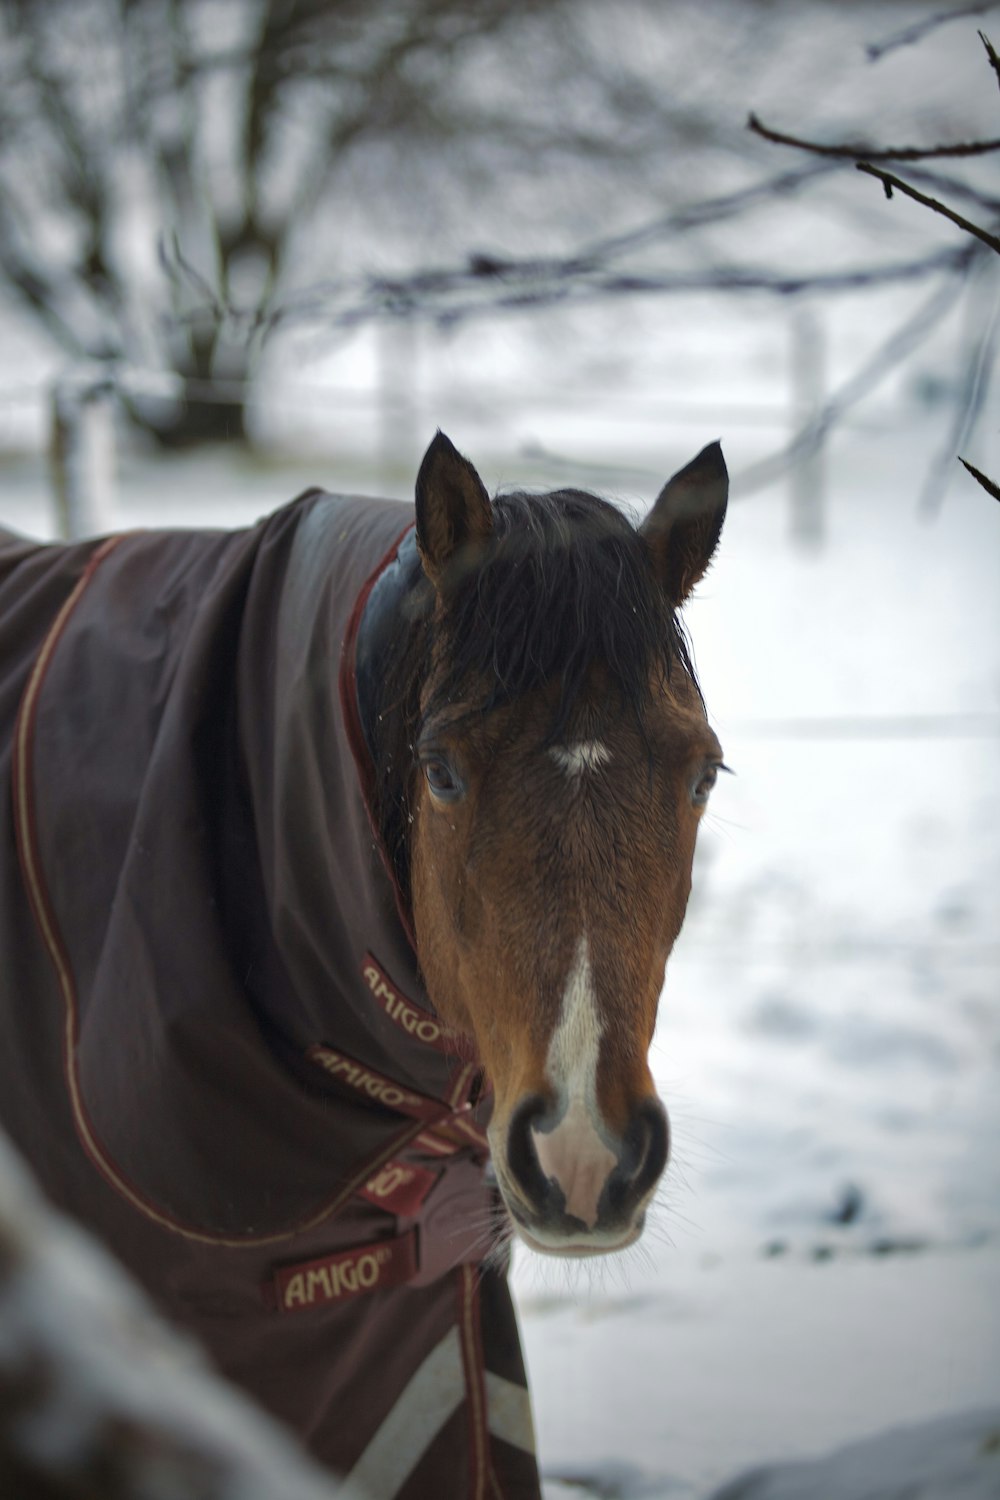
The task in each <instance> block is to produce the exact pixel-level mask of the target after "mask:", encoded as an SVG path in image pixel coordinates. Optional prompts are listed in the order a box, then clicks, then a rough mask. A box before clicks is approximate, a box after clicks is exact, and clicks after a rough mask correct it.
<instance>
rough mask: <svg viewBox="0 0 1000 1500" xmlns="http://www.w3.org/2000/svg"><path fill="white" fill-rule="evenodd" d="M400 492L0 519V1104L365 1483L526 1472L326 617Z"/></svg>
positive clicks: (345, 624) (287, 1411)
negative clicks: (264, 514) (211, 515)
mask: <svg viewBox="0 0 1000 1500" xmlns="http://www.w3.org/2000/svg"><path fill="white" fill-rule="evenodd" d="M412 521H413V515H412V510H411V509H408V508H407V507H405V506H402V505H399V504H396V503H394V502H390V501H371V500H360V499H356V498H351V497H342V496H331V495H326V494H323V493H320V492H317V491H311V492H308V493H307V494H305V495H303V496H301V497H300V498H299V499H298V500H296V501H294V502H292V503H291V504H290V505H288V506H287V507H285V508H284V509H283V510H280V511H278V512H277V513H275V514H274V515H273V516H271V517H269V518H268V519H266V520H264V521H262V522H261V523H260V524H259V525H257V526H256V527H254V528H252V529H248V530H245V531H239V532H213V531H199V532H194V531H192V532H180V531H176V532H170V531H164V532H145V533H136V534H128V535H124V536H120V537H113V538H110V539H108V540H106V541H102V542H86V543H83V544H79V545H71V546H42V545H38V544H35V543H29V542H26V541H24V540H22V539H20V538H16V537H13V536H10V535H6V534H5V535H3V537H2V539H0V726H4V732H3V743H2V745H0V774H2V775H3V778H4V781H5V783H6V785H7V786H8V787H9V793H8V796H7V797H6V798H5V799H4V801H3V806H2V809H0V819H2V825H0V839H2V841H3V847H4V853H5V857H4V858H3V859H0V953H2V960H3V961H2V965H0V1006H2V1026H3V1036H4V1046H3V1048H2V1061H0V1070H2V1072H0V1122H2V1124H3V1125H4V1127H5V1128H6V1129H7V1130H8V1131H9V1133H10V1134H11V1136H12V1137H13V1138H14V1140H15V1141H16V1143H17V1144H18V1145H19V1146H20V1148H21V1150H22V1151H23V1152H24V1153H25V1155H26V1156H27V1157H28V1159H29V1160H30V1161H31V1163H32V1164H33V1166H34V1168H35V1170H36V1172H37V1174H38V1177H39V1178H40V1180H41V1182H42V1185H43V1187H44V1188H45V1189H46V1191H47V1192H48V1193H49V1195H50V1196H51V1197H52V1198H53V1199H54V1200H55V1201H56V1202H57V1203H58V1204H59V1205H60V1206H62V1207H63V1208H64V1209H66V1210H68V1211H69V1212H70V1213H72V1214H74V1215H76V1216H77V1217H78V1218H79V1219H81V1220H83V1221H85V1222H86V1223H87V1224H88V1225H89V1226H90V1227H91V1228H92V1229H94V1230H95V1231H96V1232H97V1233H98V1234H99V1235H100V1236H101V1237H102V1238H103V1239H104V1240H105V1241H106V1242H107V1243H108V1244H109V1245H110V1246H111V1248H112V1249H113V1250H114V1252H115V1253H116V1254H117V1255H118V1257H119V1258H120V1259H121V1260H122V1261H124V1263H125V1264H126V1265H127V1266H128V1268H129V1269H130V1270H131V1271H132V1272H133V1274H134V1275H135V1276H136V1277H137V1278H138V1279H139V1280H140V1281H141V1282H142V1283H143V1284H144V1285H145V1286H146V1287H147V1288H148V1290H149V1291H150V1292H151V1294H152V1295H153V1297H154V1299H155V1300H156V1301H157V1302H158V1304H159V1305H160V1306H161V1307H162V1308H163V1309H164V1311H165V1312H166V1313H167V1314H168V1316H169V1317H171V1318H172V1320H173V1321H174V1322H176V1323H178V1324H180V1325H182V1326H184V1327H186V1328H188V1329H190V1330H191V1331H193V1332H194V1333H195V1334H196V1335H197V1336H198V1337H199V1338H200V1339H201V1340H202V1341H203V1342H204V1344H205V1345H206V1346H207V1347H208V1349H209V1350H210V1352H211V1353H212V1355H213V1356H214V1358H215V1360H216V1362H217V1364H218V1365H219V1367H220V1368H221V1370H222V1371H223V1372H224V1373H226V1374H227V1375H228V1376H230V1377H231V1378H232V1379H233V1380H234V1381H236V1382H237V1383H238V1384H239V1385H241V1386H242V1387H244V1388H245V1389H246V1390H248V1391H250V1392H251V1393H252V1394H253V1395H254V1396H256V1397H257V1398H258V1400H260V1401H261V1402H262V1403H263V1405H264V1406H265V1407H267V1408H268V1409H269V1410H271V1411H272V1412H274V1413H276V1414H277V1415H278V1416H279V1417H281V1418H283V1419H284V1420H285V1421H287V1422H288V1423H289V1424H290V1425H291V1426H292V1427H293V1428H294V1429H295V1430H296V1431H297V1432H298V1433H299V1434H300V1435H301V1436H302V1438H303V1439H304V1441H305V1442H306V1443H307V1445H308V1446H309V1447H310V1448H311V1449H312V1451H313V1452H314V1453H315V1454H316V1455H317V1456H318V1457H319V1458H320V1459H321V1460H322V1461H323V1462H325V1463H326V1464H328V1465H329V1466H330V1467H331V1468H332V1469H334V1470H335V1471H336V1472H337V1473H339V1474H341V1475H345V1476H349V1477H350V1480H351V1483H352V1485H353V1489H352V1491H351V1492H352V1493H357V1494H358V1495H362V1496H370V1497H372V1500H426V1497H430V1496H433V1497H435V1500H449V1497H455V1500H459V1497H460V1500H466V1497H469V1500H485V1497H487V1496H489V1497H490V1500H496V1497H502V1500H522V1497H524V1500H533V1497H537V1495H538V1493H539V1490H538V1480H537V1474H536V1469H535V1462H534V1457H533V1439H532V1431H531V1417H530V1408H529V1404H528V1396H527V1391H526V1385H525V1376H524V1369H523V1363H522V1359H521V1354H520V1348H519V1342H518V1335H517V1328H516V1323H515V1318H514V1311H513V1307H512V1304H511V1300H510V1295H509V1291H508V1289H507V1284H506V1276H505V1273H504V1271H503V1269H502V1267H501V1268H499V1269H498V1268H496V1267H495V1266H492V1265H490V1266H484V1265H482V1264H481V1261H482V1256H483V1254H484V1251H485V1249H486V1245H485V1239H484V1233H483V1231H484V1227H485V1225H486V1224H487V1223H488V1221H489V1216H490V1215H491V1213H492V1212H493V1211H494V1209H495V1200H494V1196H493V1190H492V1188H491V1186H490V1183H489V1177H488V1171H487V1165H488V1163H487V1156H488V1153H487V1145H486V1138H485V1134H484V1124H485V1121H486V1118H487V1111H488V1107H489V1105H488V1101H487V1100H483V1099H479V1098H478V1095H477V1091H478V1088H479V1082H480V1080H479V1073H478V1069H477V1067H476V1064H475V1060H474V1059H473V1058H471V1057H470V1055H469V1053H468V1050H466V1051H465V1052H464V1053H463V1051H462V1048H461V1045H460V1043H459V1042H458V1041H457V1040H456V1039H455V1038H453V1037H450V1036H449V1035H448V1034H447V1032H446V1031H445V1030H444V1028H443V1027H442V1026H441V1024H440V1023H439V1022H438V1020H437V1018H436V1017H435V1015H434V1012H433V1009H432V1008H431V1006H430V1003H429V1001H428V999H427V997H426V995H425V993H424V992H423V989H422V986H421V982H420V976H419V972H418V967H417V961H416V956H415V954H414V951H413V947H412V943H411V940H410V936H409V932H408V926H407V920H406V913H405V911H403V910H402V909H401V908H400V905H399V902H398V899H397V892H396V890H395V886H394V883H393V880H392V878H391V874H390V872H389V866H388V864H387V862H386V860H385V859H384V857H383V852H382V851H381V849H380V848H379V845H378V839H377V836H376V834H375V833H374V831H373V825H372V822H371V819H370V816H369V808H368V801H367V796H366V788H368V787H369V786H370V777H371V774H372V770H371V762H370V758H369V755H368V749H367V745H366V742H365V734H364V729H363V725H362V723H361V718H360V714H359V710H358V703H357V692H356V659H355V653H356V649H357V639H358V632H359V622H362V621H363V613H364V608H365V603H366V600H367V597H368V594H369V591H370V589H371V587H372V585H373V582H374V580H375V579H376V578H377V577H379V576H380V574H381V572H382V570H383V569H384V568H387V567H388V566H390V565H391V563H392V561H393V559H394V556H395V552H396V548H397V547H398V545H399V543H400V541H401V539H402V536H403V535H404V534H405V533H406V532H407V531H408V530H409V528H410V527H411V526H412Z"/></svg>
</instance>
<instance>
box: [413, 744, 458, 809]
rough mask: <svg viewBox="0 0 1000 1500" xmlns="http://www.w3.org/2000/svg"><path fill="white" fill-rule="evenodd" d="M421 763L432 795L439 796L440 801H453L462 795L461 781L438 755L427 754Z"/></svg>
mask: <svg viewBox="0 0 1000 1500" xmlns="http://www.w3.org/2000/svg"><path fill="white" fill-rule="evenodd" d="M422 765H423V772H424V776H425V778H426V780H427V785H428V786H429V787H430V790H431V795H432V796H434V797H438V798H440V800H441V801H442V802H454V801H455V799H456V798H457V797H460V796H461V795H462V790H463V789H462V783H461V781H460V780H459V779H458V777H457V776H456V774H455V772H454V771H453V770H452V768H451V766H450V765H449V764H448V762H447V761H446V760H444V759H443V758H442V757H441V756H440V755H432V756H428V757H427V759H426V760H425V761H423V762H422Z"/></svg>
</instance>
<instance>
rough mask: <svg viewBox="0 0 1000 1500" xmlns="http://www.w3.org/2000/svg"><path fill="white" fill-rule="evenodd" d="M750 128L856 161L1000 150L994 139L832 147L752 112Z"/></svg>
mask: <svg viewBox="0 0 1000 1500" xmlns="http://www.w3.org/2000/svg"><path fill="white" fill-rule="evenodd" d="M747 127H748V129H750V130H752V131H753V132H754V134H755V135H759V136H763V138H764V140H765V141H773V142H774V144H775V145H777V146H794V147H795V148H796V150H798V151H809V152H811V154H812V155H813V156H836V157H844V158H846V159H847V160H849V161H856V160H857V159H858V158H859V157H861V158H862V159H863V160H864V161H931V160H933V159H934V158H935V157H944V156H954V157H957V156H985V155H986V154H987V153H988V152H990V151H1000V139H997V140H992V141H959V142H956V143H955V144H954V145H951V146H879V147H875V146H869V145H867V144H866V143H865V142H864V141H854V142H851V141H847V142H845V143H844V144H843V145H840V146H828V145H825V144H824V143H823V142H822V141H809V140H805V139H804V138H803V137H802V136H797V135H786V134H784V133H783V132H782V131H780V130H772V128H771V127H770V126H769V125H765V124H764V122H763V121H762V120H761V119H760V118H759V116H757V115H755V114H753V113H751V114H750V116H749V117H748V119H747Z"/></svg>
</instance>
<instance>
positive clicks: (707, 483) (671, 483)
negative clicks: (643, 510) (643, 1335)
mask: <svg viewBox="0 0 1000 1500" xmlns="http://www.w3.org/2000/svg"><path fill="white" fill-rule="evenodd" d="M728 501H729V474H728V473H727V471H726V461H725V459H724V458H723V456H722V447H721V445H720V444H719V443H709V445H708V447H707V448H702V450H701V452H700V453H699V454H698V456H697V458H693V459H692V460H691V462H690V463H689V464H688V465H687V467H686V468H684V469H681V470H680V472H679V473H677V474H675V475H674V477H673V478H672V479H668V480H667V482H666V484H665V485H664V486H663V489H662V490H661V491H660V494H659V497H658V499H657V501H656V504H655V505H654V506H653V509H652V510H651V511H650V513H649V515H648V516H647V517H646V519H645V521H643V523H642V525H641V526H640V527H639V534H640V536H641V537H642V538H643V540H644V542H645V543H646V546H647V547H648V549H649V553H650V556H651V558H652V561H653V567H654V568H655V569H656V573H657V576H658V577H659V579H660V582H661V583H662V584H663V587H664V589H665V590H666V593H667V597H668V598H669V600H670V602H671V604H672V605H673V606H674V608H675V609H677V608H678V607H679V606H680V605H682V604H683V603H684V600H685V599H686V598H687V596H688V595H689V594H690V592H691V590H692V589H693V588H694V586H695V584H696V583H697V582H698V580H699V579H700V578H702V577H703V576H704V574H705V572H706V570H707V568H708V565H709V563H710V562H711V561H712V557H713V555H714V553H715V549H716V547H717V546H718V545H719V537H720V535H721V533H722V523H723V521H724V520H725V517H726V505H727V503H728Z"/></svg>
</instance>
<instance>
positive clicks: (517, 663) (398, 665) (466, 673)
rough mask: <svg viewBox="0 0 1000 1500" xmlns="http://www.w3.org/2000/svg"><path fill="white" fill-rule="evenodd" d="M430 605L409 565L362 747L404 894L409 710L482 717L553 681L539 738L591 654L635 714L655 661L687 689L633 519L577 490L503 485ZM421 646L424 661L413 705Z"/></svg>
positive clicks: (413, 735)
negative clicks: (377, 719)
mask: <svg viewBox="0 0 1000 1500" xmlns="http://www.w3.org/2000/svg"><path fill="white" fill-rule="evenodd" d="M445 598H446V604H445V607H444V609H443V611H441V613H440V614H439V615H438V616H437V617H435V616H434V610H433V605H434V595H433V591H432V589H431V586H430V584H429V583H428V582H427V581H426V579H424V578H423V575H422V574H421V575H420V576H419V578H418V580H417V582H416V585H415V587H414V589H413V591H412V593H411V594H410V595H409V596H408V597H407V598H406V599H405V600H404V601H403V608H402V613H403V615H404V618H407V619H409V620H410V621H411V625H410V629H409V632H408V635H407V634H406V633H405V627H404V626H402V622H401V635H400V640H401V643H402V644H401V649H399V648H397V650H396V651H395V652H394V653H393V657H392V659H391V661H390V662H388V663H387V670H386V673H385V678H384V682H383V687H382V692H381V695H380V696H381V703H380V715H381V723H380V729H379V734H378V735H377V736H376V737H375V740H376V743H375V744H374V746H373V755H374V760H375V772H376V778H375V779H376V807H375V809H374V810H375V815H376V821H377V823H378V826H379V828H380V831H381V834H382V838H383V841H384V844H385V847H386V850H387V852H388V853H389V855H390V856H391V858H392V860H393V863H394V866H395V870H396V876H397V880H398V882H399V885H400V888H401V890H402V891H403V893H404V896H405V897H406V899H407V900H408V899H409V870H408V848H407V830H408V826H409V823H408V816H409V805H408V783H409V779H410V774H411V771H412V769H413V765H414V759H413V745H414V744H415V742H416V739H417V735H418V733H419V728H420V721H421V718H422V717H427V716H430V715H434V714H437V713H439V712H441V711H442V710H444V709H447V708H448V707H450V706H452V705H458V704H461V707H462V713H463V716H466V717H472V716H481V715H486V714H489V713H490V712H491V711H492V710H494V709H496V708H499V707H500V706H502V705H503V704H507V703H512V702H516V701H517V700H518V699H519V698H521V697H523V696H524V695H525V694H528V693H531V692H533V691H535V690H537V689H539V688H542V687H544V686H546V685H548V684H550V683H555V682H557V683H558V684H559V693H558V697H557V700H556V707H555V711H554V715H553V719H552V722H551V725H550V730H549V742H550V743H551V742H553V741H555V740H556V739H558V737H559V736H560V735H561V734H562V733H563V731H564V730H565V728H566V725H567V723H568V721H569V718H570V716H571V714H572V712H573V709H574V706H575V705H576V703H577V702H578V701H579V699H580V695H581V693H582V692H583V690H584V688H585V686H586V683H587V681H588V678H589V677H590V675H591V672H592V670H593V669H594V668H595V667H598V666H600V667H602V668H604V669H605V670H606V672H607V675H608V677H609V679H610V681H611V683H612V684H613V685H614V690H615V692H616V695H617V699H618V704H617V706H618V707H619V708H620V710H621V711H627V712H631V713H632V714H634V715H635V717H636V719H637V721H638V722H639V723H640V724H641V723H642V722H643V718H644V706H645V704H646V702H647V701H648V697H649V686H650V679H651V677H652V676H655V674H656V673H658V672H659V673H662V675H663V677H664V679H667V678H669V676H670V673H671V670H672V668H673V667H674V666H675V665H676V666H679V667H680V668H681V669H682V671H683V672H684V674H685V675H686V676H687V677H688V678H689V679H690V681H691V682H692V683H693V684H694V685H695V687H696V688H697V682H696V680H695V674H694V669H693V666H692V662H691V659H690V655H689V652H688V647H687V642H686V640H685V637H684V633H683V630H682V629H681V626H680V624H679V622H678V620H677V617H676V615H675V613H674V611H673V609H672V607H671V605H670V603H669V600H668V599H667V596H666V593H665V591H664V589H663V588H662V587H661V584H660V582H659V580H658V579H657V577H656V575H655V573H654V571H653V567H652V564H651V561H650V558H649V555H648V552H647V549H646V546H645V544H644V542H643V540H642V538H641V537H640V535H639V533H638V531H637V530H636V528H635V527H634V526H633V525H632V523H631V522H630V521H629V520H628V518H627V517H626V516H624V515H623V514H622V513H621V511H619V510H617V509H616V508H615V506H613V505H611V504H609V502H607V501H606V500H601V499H599V498H598V497H597V496H595V495H590V494H587V493H585V492H583V491H580V490H555V491H552V492H550V493H548V494H544V495H531V494H525V493H522V492H512V493H508V494H503V495H500V496H498V497H497V498H496V499H495V500H494V502H493V536H492V538H491V539H490V541H489V543H488V544H487V545H486V549H485V552H484V554H483V555H482V556H481V557H478V558H477V559H476V560H475V566H473V567H469V568H468V569H466V570H465V571H464V572H461V573H459V575H458V576H457V577H456V578H452V579H450V580H449V581H448V587H447V589H446V594H445ZM432 654H433V656H434V658H435V662H436V666H437V671H436V674H435V682H434V689H433V693H432V696H431V698H430V700H429V701H428V703H427V704H426V705H425V709H424V714H423V715H421V710H420V695H421V689H422V687H423V686H424V683H425V680H426V675H427V671H428V668H429V665H430V661H431V657H432Z"/></svg>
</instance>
